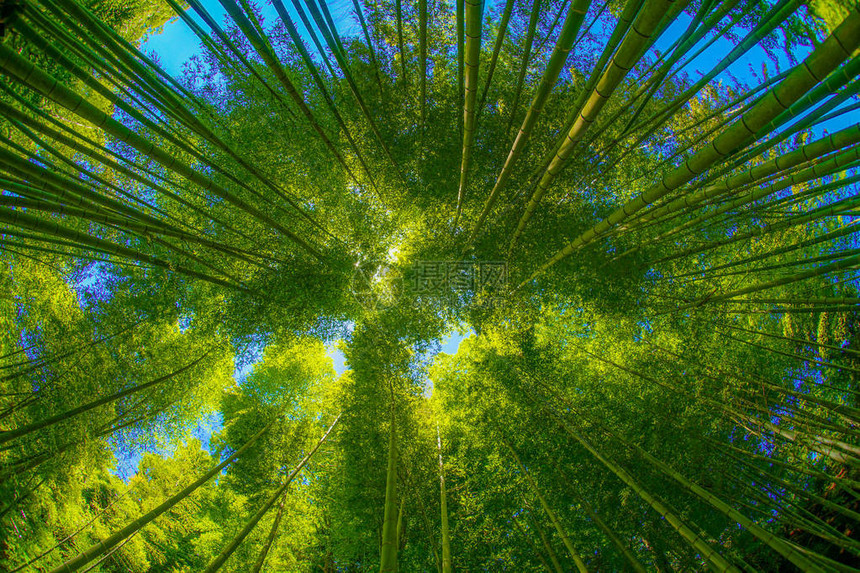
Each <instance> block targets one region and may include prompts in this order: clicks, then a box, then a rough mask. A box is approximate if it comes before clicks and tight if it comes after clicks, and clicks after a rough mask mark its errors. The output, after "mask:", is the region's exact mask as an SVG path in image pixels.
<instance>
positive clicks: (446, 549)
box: [436, 424, 453, 573]
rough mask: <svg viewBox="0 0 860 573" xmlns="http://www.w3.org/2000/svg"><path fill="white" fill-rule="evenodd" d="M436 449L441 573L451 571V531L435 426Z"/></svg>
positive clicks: (440, 445)
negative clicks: (440, 511)
mask: <svg viewBox="0 0 860 573" xmlns="http://www.w3.org/2000/svg"><path fill="white" fill-rule="evenodd" d="M436 447H437V448H438V450H439V492H440V493H439V498H440V504H441V508H442V573H451V571H453V567H452V559H451V530H450V528H449V526H448V495H447V493H446V491H445V465H444V464H443V463H442V435H441V434H440V433H439V425H438V424H437V425H436Z"/></svg>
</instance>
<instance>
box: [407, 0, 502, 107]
mask: <svg viewBox="0 0 860 573" xmlns="http://www.w3.org/2000/svg"><path fill="white" fill-rule="evenodd" d="M422 1H424V0H422ZM513 11H514V0H506V2H505V9H504V11H503V12H502V19H501V21H499V31H498V32H497V33H496V42H495V44H494V45H493V56H492V57H491V58H490V66H489V67H488V68H487V79H486V80H485V81H484V90H483V91H482V92H481V99H480V103H479V104H478V111H477V113H478V115H479V116H480V114H481V112H482V111H483V110H484V105H485V104H486V102H487V92H488V91H489V90H490V85H491V84H492V82H493V74H494V73H495V71H496V64H497V63H498V61H499V53H500V52H501V51H502V44H503V43H504V41H505V34H506V33H507V31H508V22H510V20H511V14H513Z"/></svg>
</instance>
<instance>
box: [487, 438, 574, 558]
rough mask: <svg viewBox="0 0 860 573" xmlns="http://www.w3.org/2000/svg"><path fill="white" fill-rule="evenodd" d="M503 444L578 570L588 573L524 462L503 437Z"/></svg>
mask: <svg viewBox="0 0 860 573" xmlns="http://www.w3.org/2000/svg"><path fill="white" fill-rule="evenodd" d="M502 443H503V444H505V447H507V448H508V451H509V452H510V453H511V457H513V458H514V461H516V463H517V466H518V467H519V468H520V471H522V472H523V475H525V476H526V480H527V481H528V482H529V485H530V486H531V489H532V491H533V492H534V493H535V495H536V496H537V498H538V501H540V504H541V507H542V508H543V510H544V512H545V513H546V514H547V516H548V517H549V520H550V521H551V522H552V525H553V527H555V530H556V532H557V533H558V536H559V537H561V541H562V543H564V546H565V548H566V549H567V552H568V554H569V555H570V558H571V559H573V562H574V563H575V564H576V568H577V570H578V571H579V572H580V573H587V572H588V568H587V567H586V566H585V562H584V561H583V560H582V557H580V556H579V552H578V551H577V550H576V549H575V548H574V547H573V543H572V542H571V541H570V537H568V535H567V532H566V531H565V530H564V528H563V527H562V525H561V522H560V521H559V520H558V517H556V515H555V512H554V511H553V510H552V508H550V506H549V504H548V503H547V501H546V498H544V496H543V493H541V490H540V488H539V487H538V485H537V482H536V481H535V479H534V477H533V476H532V475H531V473H530V472H529V471H528V469H526V467H525V466H524V465H523V462H522V461H521V460H520V457H519V456H518V455H517V452H516V451H514V448H513V447H512V446H511V444H510V443H509V442H508V440H507V439H505V438H504V437H502Z"/></svg>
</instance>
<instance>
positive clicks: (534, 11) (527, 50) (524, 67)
mask: <svg viewBox="0 0 860 573" xmlns="http://www.w3.org/2000/svg"><path fill="white" fill-rule="evenodd" d="M540 5H541V0H532V7H531V11H530V12H529V24H528V27H527V28H526V39H525V44H524V46H523V57H522V62H521V63H520V73H519V76H517V84H516V85H517V87H516V89H515V90H514V103H513V104H512V105H511V117H510V119H509V120H508V127H506V128H505V139H507V136H508V133H510V131H511V126H513V124H514V121H515V120H516V117H517V106H518V105H519V103H520V96H521V95H522V91H523V82H525V79H526V72H527V71H528V69H529V61H530V60H531V56H532V44H533V43H534V38H535V30H536V29H537V23H538V18H539V17H540Z"/></svg>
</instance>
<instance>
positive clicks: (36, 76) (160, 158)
mask: <svg viewBox="0 0 860 573" xmlns="http://www.w3.org/2000/svg"><path fill="white" fill-rule="evenodd" d="M0 68H2V69H4V70H6V72H7V73H8V74H10V75H11V76H12V77H14V78H15V79H16V80H18V81H19V82H21V83H23V84H25V85H27V86H28V87H30V88H31V89H34V90H35V91H37V92H39V93H41V94H42V95H43V96H45V97H47V98H49V99H51V100H53V101H54V102H56V103H57V104H59V105H61V106H63V107H65V108H66V109H68V110H69V111H71V112H73V113H75V114H77V115H78V116H80V117H81V118H83V119H85V120H87V121H89V122H90V123H92V124H93V125H95V126H97V127H100V128H101V129H103V130H104V131H105V132H106V133H109V134H111V135H113V136H114V137H116V138H117V139H119V140H120V141H123V142H125V143H127V144H129V145H131V146H132V147H134V148H135V149H137V150H138V151H140V152H141V153H143V154H145V155H148V156H149V157H151V158H152V159H154V160H155V161H156V162H158V163H160V164H161V165H163V166H164V167H165V168H167V169H169V170H172V171H175V172H176V173H178V174H180V175H182V176H183V177H185V178H186V179H188V180H189V181H191V182H192V183H194V184H195V185H197V186H199V187H201V188H202V189H204V190H206V191H210V192H212V193H214V194H216V195H218V196H219V197H221V198H222V199H224V200H225V201H227V202H229V203H231V204H232V205H234V206H235V207H237V208H239V209H241V210H243V211H245V212H246V213H248V214H249V215H251V216H253V217H254V218H256V219H257V220H259V221H260V222H262V223H265V224H267V225H269V226H270V227H272V228H273V229H276V230H277V231H279V232H280V233H281V234H283V235H284V236H286V237H287V238H289V239H290V240H292V241H293V242H294V243H296V244H297V245H298V246H299V247H301V248H302V249H303V250H304V251H305V252H307V253H309V254H310V255H312V256H313V257H314V258H316V259H318V260H320V261H323V262H324V261H325V259H324V257H323V256H322V255H321V254H320V253H319V252H318V251H317V250H316V249H314V248H313V247H312V246H310V245H309V244H308V243H307V242H305V241H304V240H303V239H301V238H299V237H298V236H297V235H295V233H293V232H291V231H289V230H288V229H286V228H284V226H283V225H281V224H280V223H278V222H277V221H275V220H274V219H272V217H270V216H269V215H268V214H266V213H264V212H263V211H261V210H260V209H258V208H256V207H254V206H252V205H250V204H249V203H247V202H245V201H244V200H243V199H241V198H239V197H238V196H236V195H235V194H233V193H232V192H230V191H228V190H227V189H225V188H223V187H221V186H220V185H218V184H217V183H215V182H214V181H212V180H211V179H210V178H208V177H206V176H205V175H202V174H201V173H199V172H197V171H196V170H194V169H192V168H191V167H189V166H187V165H185V164H184V163H182V162H181V161H179V160H178V159H177V157H176V156H175V155H172V154H170V153H169V152H167V151H164V150H163V149H161V148H159V147H157V146H156V145H155V144H154V143H152V142H151V141H148V140H147V139H146V138H144V137H142V136H140V135H138V134H136V133H134V132H133V131H132V130H130V129H129V128H127V127H126V126H124V125H122V124H121V123H120V122H118V121H116V120H115V119H113V118H111V117H110V116H108V115H107V114H105V113H104V112H102V111H101V110H99V109H98V108H96V107H95V106H94V105H92V104H91V103H89V102H88V101H87V100H85V99H84V98H83V97H81V96H80V95H78V94H77V93H75V92H73V91H71V90H70V89H68V88H67V87H65V86H63V85H62V84H60V82H59V81H58V80H56V79H55V78H53V77H51V76H50V75H48V74H46V73H45V72H43V71H42V70H40V69H38V68H37V67H36V66H35V65H33V64H32V63H30V62H28V61H27V60H25V59H24V58H22V57H21V56H19V55H18V54H17V53H15V52H14V51H13V50H12V49H11V48H9V47H8V46H6V45H5V44H3V43H0Z"/></svg>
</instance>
